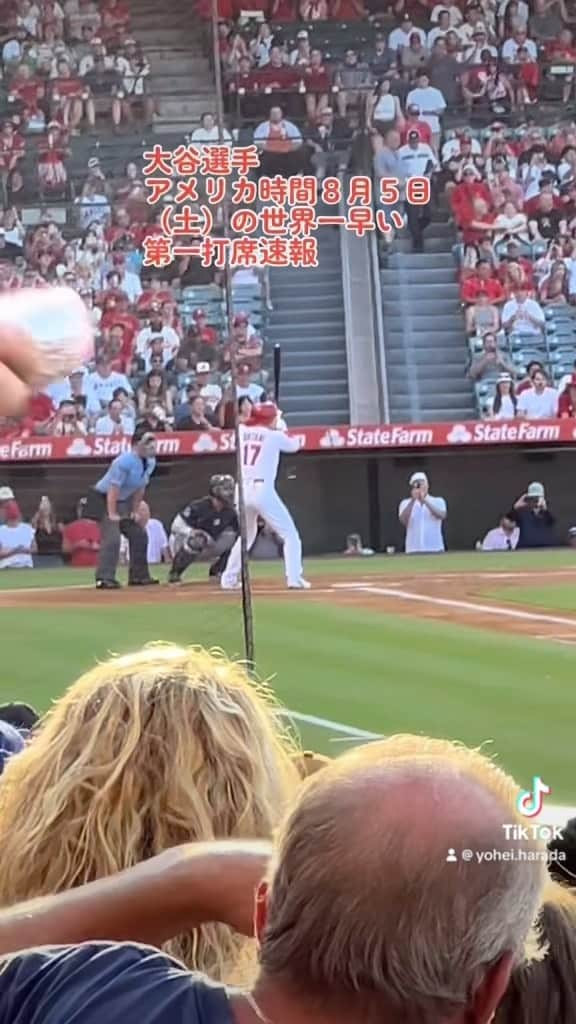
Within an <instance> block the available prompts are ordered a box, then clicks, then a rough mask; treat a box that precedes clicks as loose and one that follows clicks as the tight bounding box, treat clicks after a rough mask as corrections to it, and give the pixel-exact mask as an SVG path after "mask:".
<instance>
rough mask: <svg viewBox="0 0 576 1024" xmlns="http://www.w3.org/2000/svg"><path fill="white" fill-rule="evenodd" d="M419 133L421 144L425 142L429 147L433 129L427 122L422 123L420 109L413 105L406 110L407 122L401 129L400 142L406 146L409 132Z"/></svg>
mask: <svg viewBox="0 0 576 1024" xmlns="http://www.w3.org/2000/svg"><path fill="white" fill-rule="evenodd" d="M414 131H416V132H418V135H419V136H420V142H425V143H426V145H427V146H430V145H431V143H432V129H431V128H430V125H429V124H427V123H426V121H422V119H421V117H420V107H416V106H414V104H411V105H410V106H409V107H407V108H406V120H405V121H404V124H403V125H402V126H401V127H400V140H401V142H402V145H403V146H404V145H405V144H406V142H407V141H408V132H414Z"/></svg>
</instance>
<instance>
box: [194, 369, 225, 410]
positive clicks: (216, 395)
mask: <svg viewBox="0 0 576 1024" xmlns="http://www.w3.org/2000/svg"><path fill="white" fill-rule="evenodd" d="M195 385H196V388H195V390H196V393H197V394H198V395H200V396H201V397H202V398H203V399H204V402H205V403H206V406H207V408H208V409H210V411H211V412H213V411H214V409H215V408H216V406H217V405H218V403H219V402H221V401H222V388H221V387H220V385H219V384H213V383H212V382H211V381H210V363H196V380H195Z"/></svg>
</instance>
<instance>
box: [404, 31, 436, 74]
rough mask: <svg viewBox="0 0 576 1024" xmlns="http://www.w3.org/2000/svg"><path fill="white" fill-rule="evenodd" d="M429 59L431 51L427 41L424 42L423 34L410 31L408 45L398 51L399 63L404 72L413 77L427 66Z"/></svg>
mask: <svg viewBox="0 0 576 1024" xmlns="http://www.w3.org/2000/svg"><path fill="white" fill-rule="evenodd" d="M429 60H430V52H429V50H428V48H427V46H426V45H425V42H422V37H421V35H420V34H419V33H418V32H416V31H415V30H413V31H412V32H411V33H410V39H409V42H408V46H403V47H402V49H401V50H399V51H398V63H399V65H400V67H401V68H402V71H403V73H404V74H407V75H409V76H410V78H412V77H413V75H415V74H418V72H419V71H421V70H422V69H423V68H424V67H427V65H428V62H429Z"/></svg>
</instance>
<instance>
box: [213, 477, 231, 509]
mask: <svg viewBox="0 0 576 1024" xmlns="http://www.w3.org/2000/svg"><path fill="white" fill-rule="evenodd" d="M235 486H236V484H235V482H234V477H233V476H229V475H228V474H227V473H216V475H215V476H211V477H210V485H209V493H210V494H211V495H212V497H213V498H219V499H220V501H224V502H226V504H228V505H231V504H232V502H233V501H234V488H235Z"/></svg>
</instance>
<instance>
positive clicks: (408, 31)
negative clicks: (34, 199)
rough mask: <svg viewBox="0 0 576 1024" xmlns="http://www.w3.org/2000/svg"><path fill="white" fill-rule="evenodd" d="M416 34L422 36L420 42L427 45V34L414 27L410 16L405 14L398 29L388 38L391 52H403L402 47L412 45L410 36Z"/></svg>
mask: <svg viewBox="0 0 576 1024" xmlns="http://www.w3.org/2000/svg"><path fill="white" fill-rule="evenodd" d="M413 32H416V33H417V35H419V36H420V42H421V43H422V45H423V46H425V45H426V33H425V32H424V30H423V29H421V28H418V26H417V25H414V24H413V22H412V18H411V17H410V15H409V14H405V15H404V18H403V19H402V22H401V23H400V25H399V26H398V28H395V29H393V31H392V32H391V33H390V35H389V37H388V49H389V50H394V51H396V50H401V49H402V47H405V46H409V45H410V36H411V35H412V33H413Z"/></svg>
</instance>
